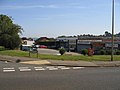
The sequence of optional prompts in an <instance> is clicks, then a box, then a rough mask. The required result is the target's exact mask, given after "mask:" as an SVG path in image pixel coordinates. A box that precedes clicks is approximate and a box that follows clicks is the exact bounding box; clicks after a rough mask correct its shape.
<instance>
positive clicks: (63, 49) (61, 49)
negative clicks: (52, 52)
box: [59, 47, 66, 55]
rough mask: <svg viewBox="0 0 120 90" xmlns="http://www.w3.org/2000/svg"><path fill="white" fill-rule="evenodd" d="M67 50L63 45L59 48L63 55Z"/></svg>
mask: <svg viewBox="0 0 120 90" xmlns="http://www.w3.org/2000/svg"><path fill="white" fill-rule="evenodd" d="M65 52H66V50H65V48H63V47H62V48H60V49H59V53H60V54H61V55H63V54H64V53H65Z"/></svg>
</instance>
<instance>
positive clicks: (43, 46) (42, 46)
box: [39, 45, 48, 48]
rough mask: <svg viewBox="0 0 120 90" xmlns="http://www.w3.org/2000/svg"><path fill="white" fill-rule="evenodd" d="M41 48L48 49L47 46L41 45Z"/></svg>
mask: <svg viewBox="0 0 120 90" xmlns="http://www.w3.org/2000/svg"><path fill="white" fill-rule="evenodd" d="M39 48H48V47H47V46H45V45H40V46H39Z"/></svg>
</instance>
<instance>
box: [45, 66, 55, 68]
mask: <svg viewBox="0 0 120 90" xmlns="http://www.w3.org/2000/svg"><path fill="white" fill-rule="evenodd" d="M46 68H55V67H54V66H49V67H46Z"/></svg>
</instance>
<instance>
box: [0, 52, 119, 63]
mask: <svg viewBox="0 0 120 90" xmlns="http://www.w3.org/2000/svg"><path fill="white" fill-rule="evenodd" d="M0 55H8V56H18V57H29V52H25V51H20V50H4V51H0ZM31 57H32V58H37V57H36V54H31ZM38 58H39V59H49V60H73V61H78V60H82V61H110V58H111V56H110V55H93V56H83V55H62V56H58V55H45V54H39V55H38ZM114 60H120V55H114Z"/></svg>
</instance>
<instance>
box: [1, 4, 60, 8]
mask: <svg viewBox="0 0 120 90" xmlns="http://www.w3.org/2000/svg"><path fill="white" fill-rule="evenodd" d="M31 8H58V7H57V6H55V5H31V6H0V9H31Z"/></svg>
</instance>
